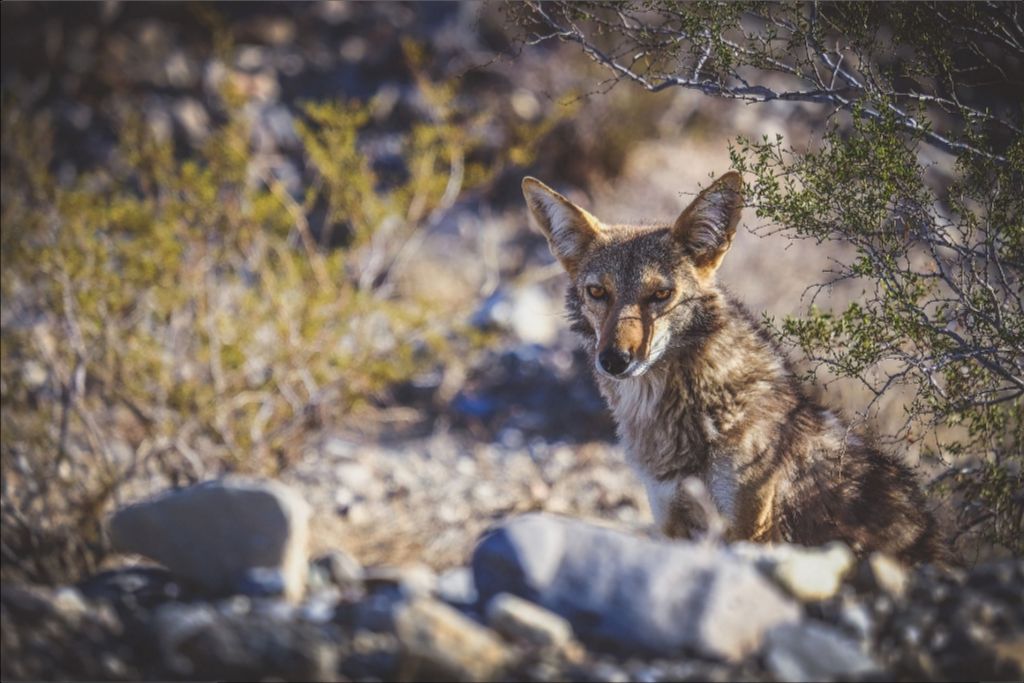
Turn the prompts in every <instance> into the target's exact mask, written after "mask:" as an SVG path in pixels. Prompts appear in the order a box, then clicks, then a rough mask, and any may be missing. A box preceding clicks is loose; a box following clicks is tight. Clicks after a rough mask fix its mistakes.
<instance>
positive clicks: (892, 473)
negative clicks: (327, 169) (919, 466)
mask: <svg viewBox="0 0 1024 683" xmlns="http://www.w3.org/2000/svg"><path fill="white" fill-rule="evenodd" d="M523 192H524V194H525V195H526V201H527V204H528V205H529V208H530V212H531V214H532V216H533V218H534V220H535V221H536V223H537V225H538V226H539V227H540V228H541V230H542V231H543V232H544V234H545V236H546V237H547V238H548V243H549V245H550V246H551V251H552V253H553V254H554V255H555V256H556V257H557V258H558V260H559V261H561V263H562V265H563V266H565V269H566V271H567V272H568V273H569V279H570V285H569V289H568V292H567V297H566V298H567V304H568V309H569V317H570V319H571V320H572V326H573V329H574V330H575V331H576V332H578V333H579V334H580V336H581V337H582V338H583V341H584V345H585V347H586V349H587V351H588V352H589V353H590V354H591V360H592V362H593V363H594V372H595V375H596V377H597V384H598V386H599V387H600V389H601V393H602V395H603V396H604V397H605V400H606V401H607V402H608V405H609V406H610V407H611V409H612V412H613V413H614V415H615V421H616V423H617V424H618V431H619V436H620V438H621V440H622V445H623V447H624V449H625V451H626V453H627V456H628V458H629V459H630V461H631V464H632V465H633V466H634V469H635V470H636V472H637V474H638V475H639V478H640V480H641V481H642V482H643V484H644V486H645V487H646V489H647V495H648V498H649V500H650V504H651V511H652V512H653V513H654V517H655V520H656V521H657V523H658V524H659V525H660V526H661V528H662V530H663V531H664V532H665V533H666V534H667V535H669V536H686V535H690V534H692V533H693V532H699V531H702V530H703V528H704V527H705V525H706V520H705V519H704V515H703V514H702V513H701V511H700V508H699V506H697V505H694V500H693V499H692V498H691V497H690V495H689V493H688V492H687V491H688V489H687V487H686V486H685V485H684V482H686V481H687V479H688V478H689V477H697V478H698V479H700V480H701V482H702V483H703V484H704V486H705V487H706V489H707V491H708V492H709V493H710V496H711V498H712V500H713V502H714V504H715V506H716V507H717V508H718V512H719V513H720V515H721V516H722V517H723V518H724V520H725V522H726V524H727V525H728V529H727V535H728V536H729V538H732V539H748V540H754V541H776V540H786V541H790V542H795V543H801V544H804V545H819V544H821V543H824V542H826V541H828V540H831V539H841V540H843V541H845V542H846V543H847V544H849V545H850V546H851V547H852V548H853V549H854V550H855V551H859V552H869V551H872V550H883V551H886V552H890V553H892V554H894V555H897V556H899V557H901V558H902V559H904V560H910V561H919V560H934V559H941V558H943V557H944V555H945V553H944V549H943V547H942V541H941V538H942V537H941V535H940V534H939V531H938V529H937V527H936V523H935V520H934V518H932V516H931V515H930V514H928V512H927V511H926V510H925V508H924V500H923V498H922V496H921V493H920V491H919V490H918V488H917V486H916V485H915V482H914V479H913V475H912V474H911V472H910V471H909V469H908V468H907V467H906V466H905V465H903V464H902V463H900V462H899V461H897V460H896V459H894V458H892V457H890V456H888V455H887V454H885V453H881V452H879V451H878V450H876V449H874V448H872V447H871V446H870V445H868V444H867V443H866V442H865V441H863V440H862V439H860V438H858V437H857V436H855V435H853V434H851V433H850V430H849V428H848V427H847V426H846V425H844V424H843V423H842V422H841V421H840V420H839V419H838V418H837V417H836V416H835V415H833V414H832V412H831V411H829V410H827V409H825V408H824V407H822V406H821V405H820V404H818V403H817V402H816V401H815V400H814V399H812V398H810V397H809V396H808V395H807V393H806V392H805V391H804V390H803V388H802V387H801V386H800V384H799V381H798V380H797V379H796V377H795V376H794V374H793V372H792V371H791V370H790V368H789V367H788V364H787V362H786V358H785V356H784V355H783V354H782V353H781V352H780V351H779V349H778V348H777V347H776V346H775V344H774V342H773V340H772V337H771V335H770V334H768V333H767V332H766V331H765V330H763V329H761V327H760V326H759V325H758V323H757V321H756V320H755V319H754V318H753V317H752V316H751V315H750V314H749V313H748V312H747V311H746V310H745V309H744V308H743V306H742V305H740V304H739V303H738V302H736V301H735V300H733V299H732V298H731V297H730V296H729V295H728V294H726V292H725V291H723V290H722V289H721V288H720V287H719V286H718V285H717V284H716V282H715V275H716V272H717V270H718V267H719V265H721V263H722V259H723V258H724V257H725V255H726V252H728V251H729V248H730V246H731V245H732V241H733V237H734V236H735V234H736V224H737V223H738V221H739V218H740V212H741V210H742V206H743V198H742V194H741V192H742V181H741V179H740V176H739V175H738V174H736V173H728V174H726V175H724V176H722V177H721V178H719V179H718V180H717V181H716V182H715V183H713V184H712V185H711V186H710V187H708V188H707V189H705V190H704V191H703V192H701V193H700V194H699V195H698V196H697V197H696V199H694V200H693V202H692V203H691V204H690V206H689V207H687V208H686V209H685V210H684V211H683V212H682V213H681V214H680V215H679V217H678V218H677V219H676V220H675V222H674V223H666V224H661V225H653V226H651V225H639V226H636V225H606V224H604V223H601V222H600V221H599V220H598V219H597V218H595V217H594V216H592V215H590V214H589V213H587V212H586V211H585V210H583V209H581V208H580V207H578V206H576V205H575V204H573V203H572V202H570V201H569V200H568V199H566V198H565V197H563V196H562V195H560V194H558V193H557V192H555V191H554V190H552V189H551V188H549V187H547V186H546V185H544V184H543V183H541V182H540V181H537V180H534V179H533V178H527V179H525V180H524V181H523ZM627 378H628V381H627Z"/></svg>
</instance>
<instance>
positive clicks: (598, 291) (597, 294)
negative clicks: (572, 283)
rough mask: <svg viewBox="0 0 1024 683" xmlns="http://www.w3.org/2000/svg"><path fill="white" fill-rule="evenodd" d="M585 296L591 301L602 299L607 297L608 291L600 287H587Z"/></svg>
mask: <svg viewBox="0 0 1024 683" xmlns="http://www.w3.org/2000/svg"><path fill="white" fill-rule="evenodd" d="M587 294H589V295H590V298H591V299H598V300H600V299H604V298H605V297H607V296H608V290H606V289H605V288H604V287H602V286H600V285H587Z"/></svg>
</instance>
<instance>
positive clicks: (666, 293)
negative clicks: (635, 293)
mask: <svg viewBox="0 0 1024 683" xmlns="http://www.w3.org/2000/svg"><path fill="white" fill-rule="evenodd" d="M671 296H672V290H671V289H659V290H657V291H656V292H654V294H652V295H651V301H668V300H669V298H670V297H671Z"/></svg>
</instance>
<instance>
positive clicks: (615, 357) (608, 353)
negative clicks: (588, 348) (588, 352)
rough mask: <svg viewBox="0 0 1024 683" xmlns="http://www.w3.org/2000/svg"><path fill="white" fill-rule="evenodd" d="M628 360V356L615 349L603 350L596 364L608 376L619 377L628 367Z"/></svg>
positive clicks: (629, 357) (629, 356) (629, 358)
mask: <svg viewBox="0 0 1024 683" xmlns="http://www.w3.org/2000/svg"><path fill="white" fill-rule="evenodd" d="M630 360H632V357H631V355H630V354H628V353H625V352H623V351H619V350H617V349H605V350H604V351H602V352H601V353H600V355H598V357H597V362H598V363H600V364H601V367H602V368H604V370H605V372H607V373H608V374H609V375H621V374H622V373H623V372H625V371H626V368H627V367H629V361H630Z"/></svg>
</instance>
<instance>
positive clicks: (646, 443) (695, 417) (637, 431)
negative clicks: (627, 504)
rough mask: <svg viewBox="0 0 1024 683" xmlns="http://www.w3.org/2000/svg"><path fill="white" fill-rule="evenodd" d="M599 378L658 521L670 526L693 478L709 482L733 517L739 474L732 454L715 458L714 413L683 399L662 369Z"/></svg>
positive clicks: (720, 507)
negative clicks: (628, 376)
mask: <svg viewBox="0 0 1024 683" xmlns="http://www.w3.org/2000/svg"><path fill="white" fill-rule="evenodd" d="M599 382H600V387H601V391H602V393H603V394H604V396H605V399H606V400H607V401H608V403H609V406H610V407H611V409H612V413H613V414H614V416H615V422H616V424H617V425H618V432H619V438H620V441H621V443H622V446H623V449H624V450H625V452H626V456H627V458H628V461H629V464H630V465H631V467H632V468H633V470H634V472H635V473H636V475H637V478H638V479H640V481H641V483H642V484H643V485H644V489H645V491H646V493H647V499H648V502H649V503H650V507H651V512H652V514H653V515H654V519H655V522H656V523H657V524H658V525H659V526H661V527H664V526H665V523H666V521H667V520H668V517H669V516H670V514H671V513H672V510H673V508H674V507H675V506H676V505H677V501H678V499H679V497H680V489H679V486H680V484H681V483H682V481H683V479H685V478H686V477H688V476H695V477H697V478H699V479H700V480H701V481H703V482H704V485H705V486H706V487H707V489H708V491H709V492H710V494H711V497H712V500H713V501H714V502H715V505H716V506H717V508H718V510H719V512H720V514H722V515H723V516H724V517H725V518H726V519H729V518H730V517H731V516H732V514H733V509H734V507H735V496H736V476H735V471H734V468H733V467H731V466H730V464H729V459H728V458H721V457H717V458H716V457H715V450H716V449H715V446H714V443H713V442H714V440H715V438H716V437H717V435H718V433H717V430H715V428H714V424H713V422H712V420H711V419H710V417H709V416H708V415H706V414H702V411H700V410H699V409H697V407H696V406H694V405H692V404H689V402H687V401H685V400H683V399H682V397H681V396H680V395H679V394H678V393H677V391H676V388H675V387H674V386H673V385H672V383H671V382H669V381H668V379H667V377H666V376H665V375H664V374H662V373H659V372H649V373H647V374H645V375H643V376H641V377H636V378H632V379H627V380H620V381H607V380H603V379H600V380H599Z"/></svg>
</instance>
